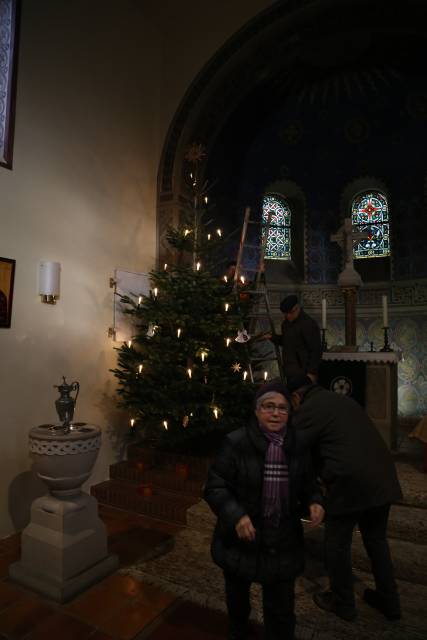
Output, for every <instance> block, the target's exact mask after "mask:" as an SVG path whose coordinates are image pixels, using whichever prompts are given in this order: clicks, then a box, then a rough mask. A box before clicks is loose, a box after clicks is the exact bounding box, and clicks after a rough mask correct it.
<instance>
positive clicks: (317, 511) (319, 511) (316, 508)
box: [309, 502, 325, 527]
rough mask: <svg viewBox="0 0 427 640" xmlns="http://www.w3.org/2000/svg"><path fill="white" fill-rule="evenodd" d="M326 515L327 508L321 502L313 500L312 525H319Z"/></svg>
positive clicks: (311, 509) (311, 507) (311, 510)
mask: <svg viewBox="0 0 427 640" xmlns="http://www.w3.org/2000/svg"><path fill="white" fill-rule="evenodd" d="M324 516H325V510H324V508H323V507H322V505H321V504H318V503H317V502H313V504H311V505H310V524H309V526H310V527H318V526H319V524H320V523H321V522H322V520H323V518H324Z"/></svg>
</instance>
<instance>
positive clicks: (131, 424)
mask: <svg viewBox="0 0 427 640" xmlns="http://www.w3.org/2000/svg"><path fill="white" fill-rule="evenodd" d="M134 424H135V418H131V419H130V426H131V427H133V425H134Z"/></svg>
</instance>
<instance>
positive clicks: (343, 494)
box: [292, 385, 402, 515]
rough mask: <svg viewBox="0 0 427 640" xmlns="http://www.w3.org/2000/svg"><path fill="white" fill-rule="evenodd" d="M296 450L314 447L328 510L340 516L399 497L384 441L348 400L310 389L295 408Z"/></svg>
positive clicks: (351, 401) (328, 392)
mask: <svg viewBox="0 0 427 640" xmlns="http://www.w3.org/2000/svg"><path fill="white" fill-rule="evenodd" d="M292 424H293V426H294V428H295V435H296V439H297V447H298V451H307V450H310V449H311V451H312V454H313V459H314V463H315V467H316V471H317V472H318V474H319V476H320V477H321V479H322V481H323V483H324V484H325V486H326V496H325V504H324V506H325V509H326V513H327V514H328V513H329V514H331V515H339V514H343V513H349V512H352V511H363V510H365V509H369V508H370V507H376V506H381V505H385V504H390V503H392V502H396V501H397V500H399V499H400V498H401V497H402V493H401V490H400V485H399V481H398V479H397V474H396V469H395V467H394V463H393V459H392V457H391V454H390V452H389V450H388V449H387V447H386V444H385V442H384V440H383V439H382V437H381V435H380V433H379V432H378V430H377V429H376V427H375V425H374V424H373V422H372V421H371V419H370V418H369V417H368V415H367V414H366V412H365V411H364V410H363V408H362V407H361V406H360V405H359V404H358V403H357V402H355V401H354V400H352V399H351V398H348V397H346V396H343V395H340V394H338V393H333V392H331V391H326V389H323V388H322V387H320V386H317V385H313V386H311V387H309V389H308V391H307V393H306V394H305V397H304V400H303V403H302V404H301V406H300V408H299V409H298V410H297V411H295V412H294V414H293V418H292Z"/></svg>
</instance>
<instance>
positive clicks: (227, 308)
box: [225, 302, 230, 311]
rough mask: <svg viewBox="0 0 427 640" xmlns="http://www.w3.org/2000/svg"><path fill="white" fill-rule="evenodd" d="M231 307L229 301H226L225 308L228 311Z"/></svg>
mask: <svg viewBox="0 0 427 640" xmlns="http://www.w3.org/2000/svg"><path fill="white" fill-rule="evenodd" d="M229 308H230V305H229V304H228V302H226V303H225V310H226V311H228V310H229Z"/></svg>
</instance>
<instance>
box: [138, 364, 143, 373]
mask: <svg viewBox="0 0 427 640" xmlns="http://www.w3.org/2000/svg"><path fill="white" fill-rule="evenodd" d="M138 373H142V364H140V365H139V367H138Z"/></svg>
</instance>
